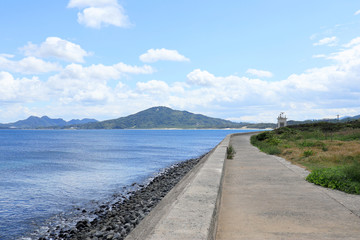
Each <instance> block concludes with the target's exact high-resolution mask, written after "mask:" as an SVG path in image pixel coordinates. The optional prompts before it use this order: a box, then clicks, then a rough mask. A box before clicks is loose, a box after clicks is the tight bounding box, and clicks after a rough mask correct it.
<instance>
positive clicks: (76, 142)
mask: <svg viewBox="0 0 360 240" xmlns="http://www.w3.org/2000/svg"><path fill="white" fill-rule="evenodd" d="M234 132H244V131H242V130H81V131H69V130H1V131H0V173H1V174H0V239H1V240H7V239H17V238H19V237H20V236H23V235H24V234H26V233H28V232H29V231H32V230H34V229H35V228H39V226H41V224H43V222H44V221H45V220H46V219H48V218H50V217H53V216H55V215H57V214H59V213H61V212H64V211H65V212H66V211H69V210H70V209H71V208H75V207H76V206H82V205H84V204H87V203H89V202H90V201H100V200H102V199H105V198H107V197H109V196H110V195H111V194H112V193H115V192H118V191H121V189H122V188H123V187H124V186H129V185H130V184H132V183H134V182H137V183H142V182H144V181H145V180H146V179H148V178H150V177H152V176H154V175H155V174H156V173H158V172H159V171H160V170H161V169H163V168H166V167H169V166H171V165H172V164H174V163H177V162H180V161H183V160H187V159H190V158H194V157H198V156H200V155H202V154H204V153H206V152H208V151H209V150H211V149H212V148H213V147H215V146H216V145H217V144H218V143H219V142H220V141H221V140H222V139H223V138H224V137H225V136H226V135H227V134H230V133H234Z"/></svg>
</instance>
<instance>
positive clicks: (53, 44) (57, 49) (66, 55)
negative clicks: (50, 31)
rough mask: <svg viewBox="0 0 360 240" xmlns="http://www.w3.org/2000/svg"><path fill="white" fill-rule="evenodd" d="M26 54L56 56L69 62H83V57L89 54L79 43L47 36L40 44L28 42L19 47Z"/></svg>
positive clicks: (44, 56)
mask: <svg viewBox="0 0 360 240" xmlns="http://www.w3.org/2000/svg"><path fill="white" fill-rule="evenodd" d="M21 50H22V51H23V52H24V54H25V55H26V56H36V57H43V58H58V59H62V60H65V61H69V62H80V63H82V62H84V57H87V56H90V55H91V53H89V52H86V51H85V50H84V49H82V48H81V47H80V45H78V44H75V43H72V42H69V41H67V40H64V39H61V38H58V37H48V38H46V40H45V42H43V43H41V44H40V45H36V44H33V43H31V42H30V43H28V45H26V46H25V47H23V48H21Z"/></svg>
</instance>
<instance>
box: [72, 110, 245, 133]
mask: <svg viewBox="0 0 360 240" xmlns="http://www.w3.org/2000/svg"><path fill="white" fill-rule="evenodd" d="M245 125H246V123H235V122H231V121H229V120H224V119H220V118H212V117H207V116H205V115H202V114H195V113H191V112H188V111H179V110H173V109H171V108H168V107H163V106H158V107H152V108H149V109H146V110H143V111H140V112H138V113H135V114H131V115H129V116H126V117H120V118H116V119H111V120H106V121H101V122H96V123H87V124H81V125H74V126H72V127H75V128H77V129H159V128H241V127H244V126H245Z"/></svg>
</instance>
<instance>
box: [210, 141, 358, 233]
mask: <svg viewBox="0 0 360 240" xmlns="http://www.w3.org/2000/svg"><path fill="white" fill-rule="evenodd" d="M249 137H250V135H238V136H233V137H232V139H231V144H232V145H233V147H234V148H235V150H236V152H237V153H236V155H235V157H234V159H233V160H226V162H225V173H224V176H223V186H222V197H221V203H220V210H219V217H218V227H217V233H216V239H217V240H230V239H247V240H251V239H259V240H263V239H296V240H301V239H306V240H309V239H317V240H318V239H360V217H359V216H358V215H357V214H359V213H360V211H359V209H360V198H359V196H354V195H350V197H349V195H348V194H343V193H336V192H337V191H331V190H324V189H323V188H321V187H317V186H315V185H313V184H311V183H308V182H306V181H305V180H304V176H305V175H306V174H304V171H303V170H302V169H301V168H298V167H296V166H294V165H290V164H287V163H286V162H284V161H283V160H282V159H281V158H278V157H275V156H269V155H266V154H264V153H262V152H260V151H258V150H257V148H255V147H253V146H251V145H250V143H249ZM341 196H343V198H342V197H341Z"/></svg>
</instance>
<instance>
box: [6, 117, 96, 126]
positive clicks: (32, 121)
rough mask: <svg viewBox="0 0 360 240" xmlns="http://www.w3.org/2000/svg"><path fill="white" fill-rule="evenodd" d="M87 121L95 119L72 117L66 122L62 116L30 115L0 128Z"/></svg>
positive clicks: (63, 124) (59, 124)
mask: <svg viewBox="0 0 360 240" xmlns="http://www.w3.org/2000/svg"><path fill="white" fill-rule="evenodd" d="M89 122H97V120H96V119H88V118H84V119H82V120H79V119H73V120H71V121H68V122H66V121H65V120H63V119H62V118H56V119H53V118H49V117H47V116H43V117H41V118H40V117H35V116H30V117H28V118H27V119H25V120H19V121H17V122H14V123H7V124H0V129H9V128H10V129H36V128H52V127H63V126H68V125H74V124H83V123H89Z"/></svg>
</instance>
